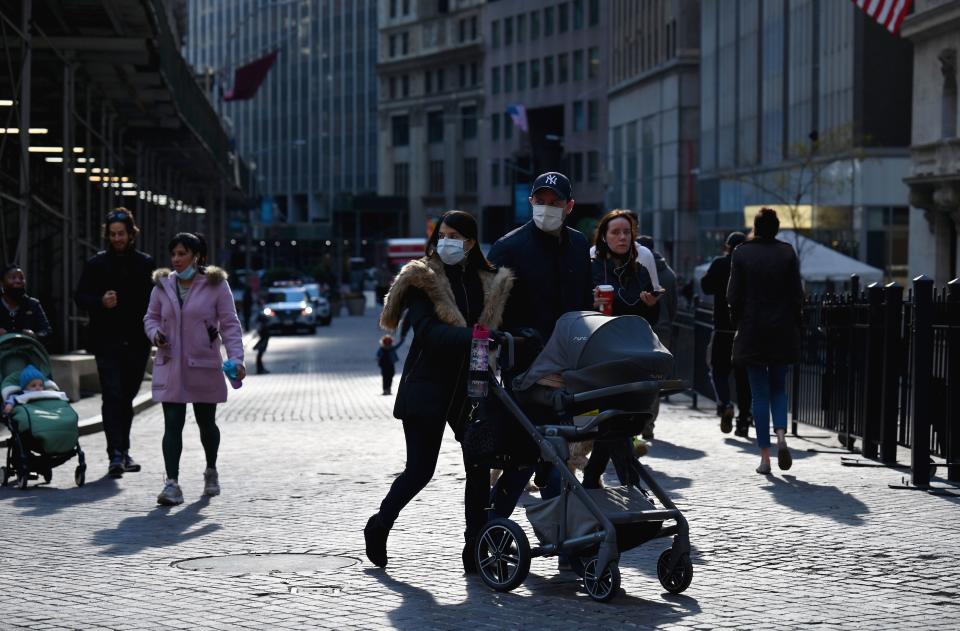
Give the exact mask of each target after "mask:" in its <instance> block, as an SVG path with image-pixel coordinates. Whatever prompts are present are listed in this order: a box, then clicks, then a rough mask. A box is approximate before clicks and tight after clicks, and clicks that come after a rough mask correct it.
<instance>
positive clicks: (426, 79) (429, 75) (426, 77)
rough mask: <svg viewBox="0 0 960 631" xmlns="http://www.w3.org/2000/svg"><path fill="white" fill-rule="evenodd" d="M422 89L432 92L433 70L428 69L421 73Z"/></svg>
mask: <svg viewBox="0 0 960 631" xmlns="http://www.w3.org/2000/svg"><path fill="white" fill-rule="evenodd" d="M423 91H424V92H426V93H427V94H430V93H431V92H433V72H432V71H430V70H427V71H426V72H425V73H423Z"/></svg>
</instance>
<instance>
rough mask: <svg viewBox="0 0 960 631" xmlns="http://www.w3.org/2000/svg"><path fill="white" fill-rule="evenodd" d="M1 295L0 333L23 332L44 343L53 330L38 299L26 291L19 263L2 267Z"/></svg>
mask: <svg viewBox="0 0 960 631" xmlns="http://www.w3.org/2000/svg"><path fill="white" fill-rule="evenodd" d="M2 282H3V296H2V298H0V304H2V306H3V308H2V309H0V335H6V334H7V333H23V334H24V335H29V336H31V337H35V338H37V339H38V340H40V341H41V342H43V343H44V344H46V343H47V340H49V339H50V334H51V333H52V332H53V330H52V329H51V328H50V322H49V321H48V320H47V315H46V314H45V313H44V312H43V307H41V306H40V301H39V300H37V299H36V298H31V297H30V296H28V295H27V293H26V278H25V277H24V275H23V270H22V269H20V266H19V265H8V266H7V267H5V268H4V269H3V273H2Z"/></svg>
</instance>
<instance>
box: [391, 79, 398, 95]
mask: <svg viewBox="0 0 960 631" xmlns="http://www.w3.org/2000/svg"><path fill="white" fill-rule="evenodd" d="M390 98H391V99H395V98H397V78H396V77H390Z"/></svg>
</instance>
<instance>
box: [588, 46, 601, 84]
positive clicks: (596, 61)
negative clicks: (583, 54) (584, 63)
mask: <svg viewBox="0 0 960 631" xmlns="http://www.w3.org/2000/svg"><path fill="white" fill-rule="evenodd" d="M599 76H600V49H599V48H598V47H596V46H592V47H591V48H590V67H589V69H588V70H587V77H588V78H590V79H596V78H597V77H599Z"/></svg>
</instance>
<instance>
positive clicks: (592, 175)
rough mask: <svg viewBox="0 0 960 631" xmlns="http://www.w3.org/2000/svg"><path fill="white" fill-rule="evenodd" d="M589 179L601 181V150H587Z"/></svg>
mask: <svg viewBox="0 0 960 631" xmlns="http://www.w3.org/2000/svg"><path fill="white" fill-rule="evenodd" d="M587 181H588V182H599V181H600V152H599V151H588V152H587Z"/></svg>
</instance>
